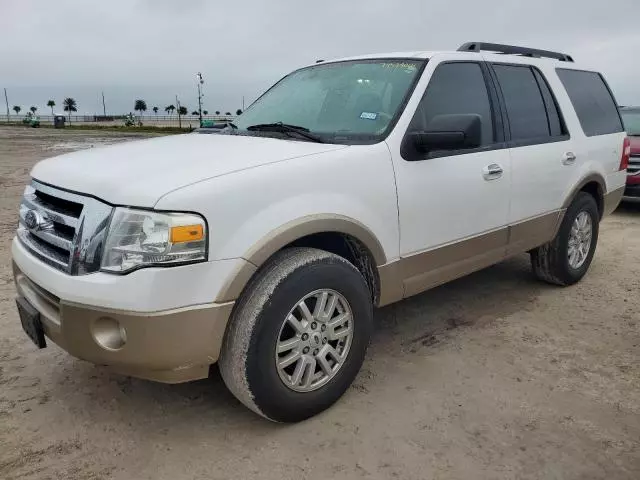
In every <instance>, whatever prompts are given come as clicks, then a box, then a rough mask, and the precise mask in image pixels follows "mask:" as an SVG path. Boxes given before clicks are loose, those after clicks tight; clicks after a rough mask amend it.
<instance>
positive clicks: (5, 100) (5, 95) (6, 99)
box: [4, 88, 9, 123]
mask: <svg viewBox="0 0 640 480" xmlns="http://www.w3.org/2000/svg"><path fill="white" fill-rule="evenodd" d="M4 102H5V103H6V104H7V123H9V99H8V98H7V89H6V88H5V89H4Z"/></svg>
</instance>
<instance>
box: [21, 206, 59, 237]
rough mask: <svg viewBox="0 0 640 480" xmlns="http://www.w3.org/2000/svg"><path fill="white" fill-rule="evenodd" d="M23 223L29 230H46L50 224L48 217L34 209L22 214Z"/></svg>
mask: <svg viewBox="0 0 640 480" xmlns="http://www.w3.org/2000/svg"><path fill="white" fill-rule="evenodd" d="M24 224H25V226H26V227H27V228H28V229H29V231H31V232H36V231H38V230H46V229H48V228H50V227H51V226H52V224H51V222H50V221H49V219H47V218H45V217H44V216H43V215H42V214H41V213H40V212H38V211H36V210H29V211H28V212H27V213H26V214H25V215H24Z"/></svg>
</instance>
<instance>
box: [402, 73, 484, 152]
mask: <svg viewBox="0 0 640 480" xmlns="http://www.w3.org/2000/svg"><path fill="white" fill-rule="evenodd" d="M465 113H472V114H477V115H479V116H480V118H481V121H482V144H483V145H490V144H492V143H493V140H494V133H493V132H494V130H493V117H492V114H491V102H490V101H489V92H488V91H487V85H486V83H485V80H484V75H483V74H482V69H481V68H480V65H479V64H477V63H446V64H444V65H440V66H439V67H438V68H437V69H436V70H435V72H433V75H432V77H431V80H430V81H429V86H428V87H427V90H426V91H425V94H424V96H423V97H422V100H421V101H420V105H419V106H418V109H417V110H416V114H415V116H414V117H413V120H412V122H411V126H410V127H409V129H410V130H411V131H416V130H427V127H428V125H429V123H430V122H431V121H432V120H433V118H434V117H436V116H438V115H450V114H465Z"/></svg>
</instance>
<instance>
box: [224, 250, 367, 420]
mask: <svg viewBox="0 0 640 480" xmlns="http://www.w3.org/2000/svg"><path fill="white" fill-rule="evenodd" d="M323 288H327V289H332V290H335V291H336V292H338V293H340V294H341V295H342V296H343V297H344V298H345V299H346V300H347V302H348V303H349V307H350V308H351V311H352V313H353V334H352V335H353V336H352V340H351V346H350V348H349V351H348V354H347V357H346V359H345V360H344V363H343V364H342V366H341V367H340V369H339V370H338V371H337V373H336V374H335V376H334V377H333V378H331V379H330V380H329V382H328V383H326V384H325V385H323V386H321V387H319V388H318V389H316V390H313V391H310V392H297V391H294V390H292V389H290V388H289V387H287V386H286V385H285V384H284V382H283V381H282V380H281V379H280V376H279V374H278V371H277V368H276V361H275V346H276V342H277V341H278V336H279V334H280V328H281V326H282V323H283V322H284V319H285V318H286V316H287V315H288V313H289V312H290V311H291V309H292V308H293V307H294V306H295V305H296V303H297V302H298V301H299V300H300V299H302V298H303V297H305V295H307V294H309V293H311V292H314V291H316V290H318V289H323ZM372 317H373V305H372V303H371V294H370V292H369V289H368V287H367V284H366V282H365V280H364V278H363V277H362V275H361V274H360V272H359V271H358V269H356V268H355V267H354V266H353V265H352V264H351V263H349V262H348V261H347V260H345V259H344V258H342V257H339V256H337V255H334V254H332V253H328V252H325V251H323V250H316V249H312V248H289V249H286V250H283V251H281V252H279V253H277V254H276V255H274V257H273V258H271V259H270V260H269V261H268V262H267V263H266V264H265V265H264V266H263V267H262V268H261V270H260V271H259V272H258V273H257V274H256V275H255V277H254V278H253V279H252V280H251V281H250V283H249V285H248V286H247V288H246V289H245V291H244V292H243V293H242V295H241V297H240V299H239V300H238V303H237V304H236V308H235V309H234V312H233V315H232V318H231V321H230V323H229V326H228V327H227V332H226V334H225V339H224V342H223V346H222V352H221V356H220V362H219V363H220V372H221V374H222V378H223V379H224V382H225V384H226V385H227V387H228V388H229V390H230V391H231V392H232V393H233V394H234V395H235V396H236V397H237V398H238V399H239V400H240V401H241V402H242V403H244V404H245V405H246V406H247V407H249V408H250V409H251V410H253V411H254V412H256V413H258V414H259V415H262V416H263V417H265V418H267V419H269V420H272V421H275V422H298V421H301V420H304V419H306V418H309V417H312V416H313V415H316V414H317V413H320V412H322V411H323V410H325V409H327V408H328V407H330V406H331V405H332V404H333V403H334V402H336V401H337V400H338V399H339V398H340V397H341V396H342V394H343V393H344V392H345V391H346V390H347V388H349V385H351V383H352V381H353V379H354V378H355V376H356V375H357V373H358V371H359V370H360V367H361V366H362V363H363V361H364V356H365V352H366V349H367V346H368V344H369V339H370V336H371V329H372Z"/></svg>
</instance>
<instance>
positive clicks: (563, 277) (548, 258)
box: [531, 192, 600, 286]
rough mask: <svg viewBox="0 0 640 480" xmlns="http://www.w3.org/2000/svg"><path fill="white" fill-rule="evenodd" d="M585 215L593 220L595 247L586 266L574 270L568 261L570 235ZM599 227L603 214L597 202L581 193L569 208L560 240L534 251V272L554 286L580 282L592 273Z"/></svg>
mask: <svg viewBox="0 0 640 480" xmlns="http://www.w3.org/2000/svg"><path fill="white" fill-rule="evenodd" d="M581 212H586V213H587V214H588V215H589V216H590V217H591V224H592V233H591V246H590V247H589V253H588V254H587V259H586V260H585V262H584V263H583V264H582V266H580V267H579V268H573V267H571V266H570V265H569V258H568V257H569V255H568V253H569V236H570V232H571V227H572V225H573V222H574V221H575V219H576V217H577V216H578V215H579V214H580V213H581ZM599 227H600V214H599V212H598V205H597V203H596V201H595V199H594V198H593V196H591V195H589V194H588V193H585V192H580V193H579V194H578V195H577V196H576V198H575V199H574V200H573V202H572V203H571V205H570V206H569V208H568V209H567V211H566V213H565V215H564V218H563V220H562V224H561V225H560V229H559V230H558V233H557V235H556V237H555V238H554V239H553V240H552V241H550V242H549V243H546V244H544V245H542V246H541V247H538V248H536V249H535V250H533V251H532V252H531V266H532V268H533V273H534V274H535V275H536V277H538V278H539V279H540V280H543V281H545V282H548V283H552V284H554V285H562V286H565V285H573V284H574V283H577V282H579V281H580V280H581V279H582V277H584V275H585V274H586V273H587V270H589V266H590V265H591V261H592V260H593V255H594V254H595V251H596V245H597V243H598V231H599Z"/></svg>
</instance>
